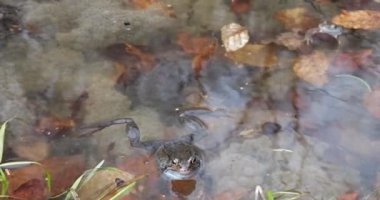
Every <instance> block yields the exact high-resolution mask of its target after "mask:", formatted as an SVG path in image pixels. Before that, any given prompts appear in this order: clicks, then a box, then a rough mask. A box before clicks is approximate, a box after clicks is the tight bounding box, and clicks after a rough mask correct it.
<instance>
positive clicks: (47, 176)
mask: <svg viewBox="0 0 380 200" xmlns="http://www.w3.org/2000/svg"><path fill="white" fill-rule="evenodd" d="M28 165H38V166H40V167H42V168H43V169H44V176H45V181H46V185H47V188H48V191H49V192H50V191H51V174H50V172H49V171H48V170H47V169H46V168H45V167H44V166H43V165H42V164H41V163H39V162H34V161H15V162H7V163H2V164H0V168H1V169H16V168H20V167H26V166H28Z"/></svg>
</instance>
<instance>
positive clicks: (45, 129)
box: [35, 114, 75, 136]
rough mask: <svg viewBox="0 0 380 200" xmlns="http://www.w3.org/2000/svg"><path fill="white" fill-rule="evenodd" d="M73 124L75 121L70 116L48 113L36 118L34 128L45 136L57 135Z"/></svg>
mask: <svg viewBox="0 0 380 200" xmlns="http://www.w3.org/2000/svg"><path fill="white" fill-rule="evenodd" d="M74 126H75V122H74V120H73V119H72V118H71V117H58V116H56V115H53V114H50V115H47V116H42V117H41V118H40V119H39V120H38V122H37V125H36V127H35V130H36V131H37V132H38V133H41V134H44V135H47V136H57V135H60V134H62V133H63V132H64V131H66V130H68V129H71V128H73V127H74Z"/></svg>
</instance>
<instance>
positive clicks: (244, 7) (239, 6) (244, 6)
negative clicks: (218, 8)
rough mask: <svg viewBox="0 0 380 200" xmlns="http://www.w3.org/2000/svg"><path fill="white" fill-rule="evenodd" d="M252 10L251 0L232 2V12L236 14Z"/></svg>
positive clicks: (233, 0) (232, 0)
mask: <svg viewBox="0 0 380 200" xmlns="http://www.w3.org/2000/svg"><path fill="white" fill-rule="evenodd" d="M250 8H251V1H250V0H231V10H232V11H233V12H235V13H243V12H247V11H249V9H250Z"/></svg>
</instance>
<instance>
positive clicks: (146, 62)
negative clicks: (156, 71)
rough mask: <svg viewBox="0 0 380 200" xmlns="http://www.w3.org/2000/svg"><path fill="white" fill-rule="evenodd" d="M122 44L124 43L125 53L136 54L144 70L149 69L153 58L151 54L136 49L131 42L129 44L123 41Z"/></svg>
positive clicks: (152, 63) (151, 66)
mask: <svg viewBox="0 0 380 200" xmlns="http://www.w3.org/2000/svg"><path fill="white" fill-rule="evenodd" d="M124 45H125V51H126V52H127V53H129V54H132V55H134V56H136V57H137V58H138V59H139V60H140V62H141V64H142V65H143V67H144V69H145V71H149V70H151V69H152V68H153V65H154V60H155V59H154V56H153V55H152V54H150V53H146V52H143V51H141V50H140V49H138V48H137V47H135V46H133V45H132V44H129V43H127V42H126V43H124ZM144 69H143V70H144Z"/></svg>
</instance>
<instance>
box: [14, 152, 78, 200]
mask: <svg viewBox="0 0 380 200" xmlns="http://www.w3.org/2000/svg"><path fill="white" fill-rule="evenodd" d="M84 160H85V159H84V157H83V156H82V155H74V156H61V157H52V158H49V159H46V160H44V161H42V162H40V163H41V164H42V166H44V167H45V168H46V169H47V170H48V171H49V172H50V175H51V177H52V184H51V194H50V195H51V196H55V195H57V194H60V193H62V192H63V191H65V190H66V189H67V188H68V187H70V186H71V185H72V184H73V182H74V181H75V179H77V178H78V177H79V176H80V175H81V174H82V173H83V171H84V170H85V163H84ZM8 171H9V174H8V177H7V178H8V180H9V189H8V191H9V194H10V195H12V196H14V193H15V192H16V191H17V190H18V189H19V188H20V187H22V186H23V184H25V183H27V182H29V181H31V180H34V179H37V180H41V181H42V182H43V183H45V180H44V169H43V168H42V167H41V166H38V165H28V166H26V167H22V168H17V169H11V170H8ZM44 185H45V184H44ZM45 187H46V185H45Z"/></svg>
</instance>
